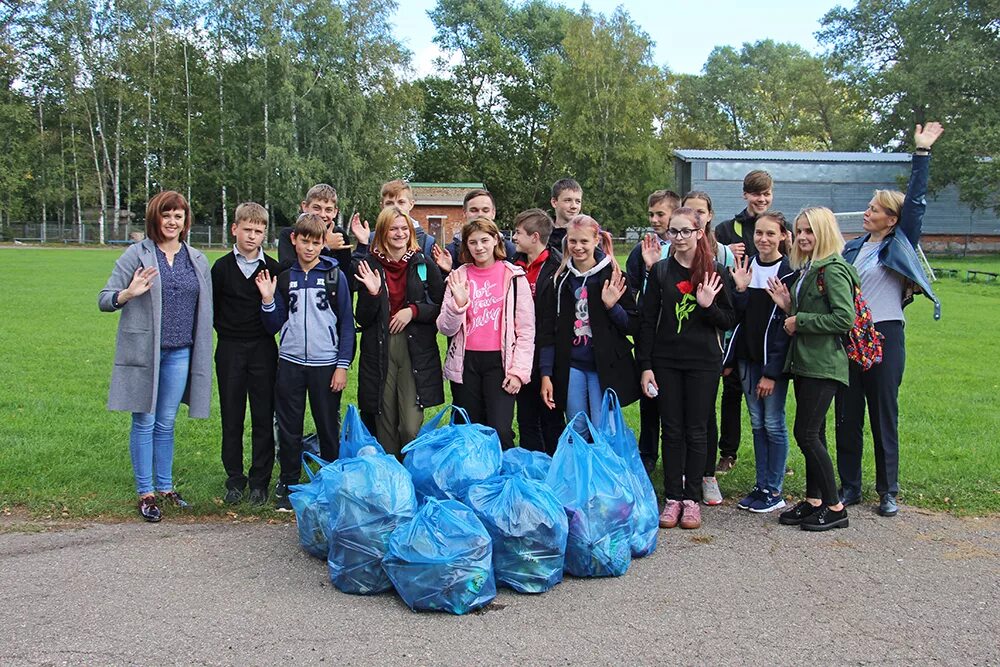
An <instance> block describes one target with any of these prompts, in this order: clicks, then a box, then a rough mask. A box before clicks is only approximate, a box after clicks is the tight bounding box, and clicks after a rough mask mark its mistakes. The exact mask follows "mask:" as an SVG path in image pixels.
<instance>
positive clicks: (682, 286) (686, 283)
mask: <svg viewBox="0 0 1000 667" xmlns="http://www.w3.org/2000/svg"><path fill="white" fill-rule="evenodd" d="M676 287H677V289H678V290H679V291H680V293H681V294H690V293H691V292H693V291H694V285H692V284H691V281H690V280H682V281H680V282H679V283H677V285H676Z"/></svg>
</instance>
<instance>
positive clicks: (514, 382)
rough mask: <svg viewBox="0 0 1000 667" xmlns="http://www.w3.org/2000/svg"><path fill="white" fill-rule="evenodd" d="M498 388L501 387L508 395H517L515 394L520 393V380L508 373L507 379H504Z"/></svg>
mask: <svg viewBox="0 0 1000 667" xmlns="http://www.w3.org/2000/svg"><path fill="white" fill-rule="evenodd" d="M500 386H501V387H503V390H504V391H505V392H507V393H508V394H511V395H514V394H517V392H519V391H521V378H519V377H517V376H516V375H513V374H510V373H508V374H507V377H506V378H504V381H503V384H502V385H500Z"/></svg>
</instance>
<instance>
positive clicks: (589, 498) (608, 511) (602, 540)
mask: <svg viewBox="0 0 1000 667" xmlns="http://www.w3.org/2000/svg"><path fill="white" fill-rule="evenodd" d="M581 432H583V433H586V434H587V435H588V436H589V437H590V439H591V442H587V438H586V437H584V436H583V435H581ZM626 475H627V472H626V469H625V464H624V463H623V462H622V460H621V458H619V456H618V455H617V454H615V453H614V452H613V451H612V450H611V447H610V445H608V443H607V441H606V440H605V439H604V436H602V435H601V434H600V433H599V432H598V431H597V430H596V429H595V428H594V425H593V424H592V423H591V422H590V419H589V418H588V417H587V415H586V413H584V412H580V413H579V414H577V415H576V416H575V417H574V418H573V419H572V420H570V423H569V424H567V425H566V429H565V430H564V431H563V433H562V435H561V436H560V437H559V443H558V445H557V446H556V454H555V456H553V457H552V468H551V469H550V470H549V476H548V477H546V478H545V481H546V483H547V484H548V485H549V486H550V487H552V490H553V492H554V493H555V495H556V498H558V499H559V502H561V503H562V505H563V507H564V508H565V510H566V513H567V515H568V516H569V539H568V540H567V542H566V571H567V572H569V573H570V574H572V575H575V576H577V577H608V576H611V577H617V576H620V575H622V574H625V571H626V570H628V566H629V565H630V564H631V562H632V551H631V548H630V546H629V541H630V539H631V536H632V527H631V524H630V523H629V522H630V520H631V517H632V509H633V507H634V505H635V499H634V497H633V496H632V490H631V489H630V488H629V485H628V483H627V482H626Z"/></svg>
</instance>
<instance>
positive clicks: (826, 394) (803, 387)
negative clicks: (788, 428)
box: [794, 375, 840, 505]
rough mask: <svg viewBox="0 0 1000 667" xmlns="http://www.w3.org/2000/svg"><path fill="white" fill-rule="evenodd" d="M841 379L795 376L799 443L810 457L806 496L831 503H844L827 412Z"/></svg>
mask: <svg viewBox="0 0 1000 667" xmlns="http://www.w3.org/2000/svg"><path fill="white" fill-rule="evenodd" d="M839 384H840V383H839V382H837V381H836V380H827V379H825V378H823V379H820V378H810V377H803V376H801V375H796V376H794V386H795V426H794V434H795V442H796V443H797V444H798V446H799V449H801V450H802V455H803V456H805V459H806V497H807V498H822V499H823V502H824V503H826V504H827V505H836V504H837V503H839V502H840V498H839V497H838V496H837V479H836V477H834V475H833V461H832V460H831V459H830V453H829V452H827V451H826V437H825V435H826V413H827V411H828V410H829V409H830V404H831V403H833V397H834V396H835V395H836V394H837V387H838V386H839Z"/></svg>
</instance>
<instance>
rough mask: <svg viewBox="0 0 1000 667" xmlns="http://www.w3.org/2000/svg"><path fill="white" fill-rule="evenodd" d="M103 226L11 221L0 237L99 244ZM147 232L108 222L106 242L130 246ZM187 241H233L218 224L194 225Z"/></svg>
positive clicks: (209, 244)
mask: <svg viewBox="0 0 1000 667" xmlns="http://www.w3.org/2000/svg"><path fill="white" fill-rule="evenodd" d="M100 232H101V230H100V225H99V224H98V223H96V222H85V223H83V224H82V225H78V224H75V223H73V224H60V223H58V222H49V223H46V224H44V225H43V224H42V223H40V222H11V223H7V224H5V225H4V226H3V229H2V230H0V239H2V240H4V241H13V242H14V243H15V244H21V243H65V244H80V245H83V244H96V243H100V238H101V235H100ZM144 233H145V225H144V224H138V225H136V224H122V225H118V226H117V227H115V226H114V225H110V224H109V225H105V229H104V242H105V243H107V244H112V245H128V244H129V243H133V242H134V241H135V240H137V239H141V238H142V236H141V235H142V234H144ZM188 241H189V242H190V243H191V244H192V245H196V246H199V247H212V246H225V245H228V244H230V243H232V238H231V237H230V236H229V234H228V233H227V234H226V235H223V233H222V227H221V226H215V225H193V226H192V227H191V231H190V232H189V234H188Z"/></svg>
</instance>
